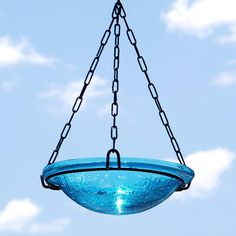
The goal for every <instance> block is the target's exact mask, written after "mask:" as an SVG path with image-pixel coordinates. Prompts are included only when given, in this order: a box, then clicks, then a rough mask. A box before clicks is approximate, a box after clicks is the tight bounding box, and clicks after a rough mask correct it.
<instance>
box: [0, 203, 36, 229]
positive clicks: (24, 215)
mask: <svg viewBox="0 0 236 236" xmlns="http://www.w3.org/2000/svg"><path fill="white" fill-rule="evenodd" d="M39 213H40V208H39V207H38V206H37V205H35V204H34V203H33V202H32V201H31V200H29V199H27V198H26V199H14V200H11V201H9V202H8V203H7V205H6V207H5V208H4V209H3V210H2V211H1V212H0V231H17V232H19V231H22V230H23V229H24V228H25V227H26V225H27V224H28V223H29V222H31V221H32V220H33V219H34V218H35V217H36V216H37V215H38V214H39Z"/></svg>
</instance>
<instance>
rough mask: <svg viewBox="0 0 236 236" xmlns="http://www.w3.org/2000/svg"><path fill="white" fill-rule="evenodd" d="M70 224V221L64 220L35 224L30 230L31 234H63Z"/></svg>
mask: <svg viewBox="0 0 236 236" xmlns="http://www.w3.org/2000/svg"><path fill="white" fill-rule="evenodd" d="M69 224H70V219H68V218H62V219H57V220H52V221H49V222H47V223H41V224H33V225H32V226H31V228H30V230H29V232H30V233H31V234H51V233H61V232H63V231H64V230H65V228H66V227H67V226H68V225H69Z"/></svg>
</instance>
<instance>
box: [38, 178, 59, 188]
mask: <svg viewBox="0 0 236 236" xmlns="http://www.w3.org/2000/svg"><path fill="white" fill-rule="evenodd" d="M40 180H41V184H42V186H43V187H44V188H50V189H52V190H60V188H59V187H58V186H55V185H53V184H48V183H47V182H46V181H45V180H44V179H43V176H42V175H40Z"/></svg>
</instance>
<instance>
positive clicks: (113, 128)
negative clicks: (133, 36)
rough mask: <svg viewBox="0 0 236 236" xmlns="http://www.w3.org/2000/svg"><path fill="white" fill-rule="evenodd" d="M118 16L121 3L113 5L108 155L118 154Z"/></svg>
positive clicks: (119, 28)
mask: <svg viewBox="0 0 236 236" xmlns="http://www.w3.org/2000/svg"><path fill="white" fill-rule="evenodd" d="M120 14H121V3H120V2H119V1H117V3H116V4H115V7H114V10H113V13H112V17H113V19H115V25H114V36H115V46H114V62H113V70H114V79H113V82H112V93H113V103H112V104H111V115H112V117H113V124H112V126H111V139H112V149H111V150H109V151H108V153H109V155H110V153H111V152H112V153H115V152H118V151H117V150H116V140H117V138H118V127H117V124H116V119H117V115H118V113H119V105H118V101H117V94H118V91H119V67H120V30H121V27H120V22H119V21H120V20H119V19H120Z"/></svg>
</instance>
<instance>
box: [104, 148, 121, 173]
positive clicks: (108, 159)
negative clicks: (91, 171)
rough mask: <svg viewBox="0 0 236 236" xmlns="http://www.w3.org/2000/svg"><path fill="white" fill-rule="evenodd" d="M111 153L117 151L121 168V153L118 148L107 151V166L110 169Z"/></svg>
mask: <svg viewBox="0 0 236 236" xmlns="http://www.w3.org/2000/svg"><path fill="white" fill-rule="evenodd" d="M111 153H115V154H116V158H117V167H118V169H120V168H121V162H120V153H119V151H118V150H117V149H115V148H112V149H110V150H109V151H108V152H107V159H106V168H107V169H110V157H111Z"/></svg>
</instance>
